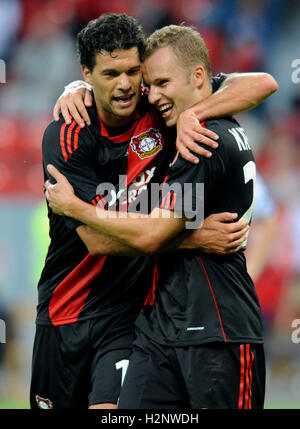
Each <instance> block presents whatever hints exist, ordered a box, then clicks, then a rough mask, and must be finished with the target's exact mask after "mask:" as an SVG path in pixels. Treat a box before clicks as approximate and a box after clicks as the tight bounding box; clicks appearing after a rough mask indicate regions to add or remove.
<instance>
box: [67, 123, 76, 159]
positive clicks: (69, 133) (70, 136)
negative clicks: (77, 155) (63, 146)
mask: <svg viewBox="0 0 300 429" xmlns="http://www.w3.org/2000/svg"><path fill="white" fill-rule="evenodd" d="M75 125H76V121H73V122H72V124H71V125H70V126H69V128H68V132H67V149H68V152H69V155H72V144H71V143H72V131H73V128H74V127H75Z"/></svg>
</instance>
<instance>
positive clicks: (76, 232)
mask: <svg viewBox="0 0 300 429" xmlns="http://www.w3.org/2000/svg"><path fill="white" fill-rule="evenodd" d="M142 41H143V33H142V30H141V27H140V25H139V24H138V23H137V21H136V20H134V19H133V18H131V17H128V16H126V15H124V14H121V15H117V14H107V15H103V16H101V17H100V18H98V19H96V20H94V21H92V22H90V23H89V24H88V25H87V27H86V28H85V29H83V30H82V31H81V32H80V33H79V35H78V47H79V52H80V57H81V63H82V72H83V75H84V77H85V79H86V80H87V82H89V83H90V84H92V87H93V96H94V98H93V105H92V106H91V108H90V109H89V110H88V112H89V115H90V118H91V125H90V126H89V127H85V128H81V127H80V126H78V125H77V124H76V122H75V120H73V121H71V123H69V124H67V123H65V122H64V121H63V118H62V117H61V118H60V120H59V121H58V122H52V123H51V124H50V125H49V126H48V127H47V129H46V131H45V134H44V138H43V165H44V172H45V180H46V179H49V178H50V177H51V176H50V175H49V173H48V171H47V169H46V166H47V165H48V164H53V165H55V166H56V167H57V168H58V169H59V170H60V171H61V172H62V173H63V174H64V175H65V176H66V177H67V178H68V180H69V181H70V183H71V184H72V185H73V187H74V190H75V193H76V195H77V196H78V197H79V198H81V199H83V200H84V201H85V202H86V203H88V204H90V205H91V207H92V206H93V205H100V206H102V207H104V208H105V209H107V208H115V209H116V210H120V211H126V210H128V208H130V203H131V202H133V203H134V201H135V200H136V199H137V197H138V196H139V195H142V193H143V192H144V190H145V188H146V187H147V184H148V183H150V182H151V181H159V179H158V177H160V176H161V174H162V171H165V169H166V167H167V165H166V163H167V162H169V156H168V153H169V151H171V152H172V151H173V148H174V140H175V139H174V134H173V133H172V132H168V133H166V130H165V127H164V125H163V123H162V122H163V121H162V120H161V118H160V115H159V113H158V112H157V111H156V109H155V108H154V107H151V106H150V105H149V104H148V99H147V96H146V95H145V94H143V93H142V94H141V79H142V71H141V59H142V58H141V55H142V54H143V43H142ZM120 43H121V44H120ZM243 81H244V80H243ZM228 87H230V85H228ZM223 94H225V97H226V88H225V89H224V91H223ZM223 94H221V99H222V96H223ZM265 96H266V93H265V92H264V91H263V95H262V97H265ZM255 97H256V95H255ZM255 97H254V98H255ZM250 99H251V97H250V94H249V100H250ZM231 103H232V104H231V106H232V109H233V110H235V109H237V110H239V109H240V110H242V109H243V108H245V106H244V105H243V106H242V107H240V101H239V100H238V102H237V103H236V102H235V101H234V100H232V97H231ZM251 103H252V101H251V102H249V103H248V105H247V106H248V107H250V106H251ZM247 106H246V107H247ZM227 107H228V106H227ZM227 107H226V108H227ZM212 135H214V133H212V132H210V134H209V133H208V130H207V132H206V136H212ZM120 175H122V176H123V178H125V179H124V181H123V182H120V180H119V179H120ZM108 182H109V183H110V184H112V185H114V190H115V192H114V190H113V189H111V191H110V192H109V193H108V194H107V195H106V194H105V195H103V194H102V193H101V192H100V191H99V189H98V190H97V188H98V185H99V184H100V185H101V184H103V183H108ZM129 187H130V195H129V197H128V198H127V189H128V188H129ZM98 191H99V192H98ZM124 196H125V198H124ZM218 216H219V215H218ZM223 218H224V215H223ZM210 219H214V218H212V217H211V218H210ZM226 219H227V220H233V219H234V217H232V216H231V215H230V214H227V213H225V220H226ZM49 220H50V235H51V244H50V247H49V252H48V255H47V258H46V262H45V267H44V269H43V272H42V275H41V278H40V281H39V285H38V294H39V297H38V314H37V319H36V323H37V327H36V336H35V343H34V351H33V368H32V382H31V406H32V408H35V407H40V408H52V407H53V408H78V407H81V408H86V407H88V406H89V407H90V408H115V407H116V403H117V399H118V396H119V393H120V388H121V382H122V379H123V377H124V374H125V371H126V368H127V365H128V357H129V354H130V350H131V345H132V341H133V339H134V322H135V319H136V317H137V315H138V314H139V312H140V309H141V308H142V306H143V303H144V301H145V298H146V296H147V294H148V292H149V290H150V288H151V286H152V277H153V270H154V258H151V257H148V256H145V255H144V253H143V252H140V251H137V250H136V249H135V248H134V247H132V246H127V245H124V244H122V243H120V242H119V241H118V240H115V239H113V238H110V237H107V236H106V235H105V234H101V233H99V232H97V231H94V230H93V229H91V228H90V227H88V226H86V225H84V224H82V223H81V222H80V221H75V220H74V219H72V218H70V217H60V216H57V215H56V214H54V213H53V211H52V210H51V209H50V208H49ZM220 223H221V222H219V224H220ZM213 224H214V225H215V224H216V222H215V221H214V222H213ZM219 224H218V226H217V228H215V227H214V228H213V227H212V226H211V223H210V220H209V219H208V220H205V222H204V228H202V229H201V230H199V231H196V232H195V233H193V234H189V236H188V237H186V239H185V241H183V242H181V244H180V246H182V247H186V246H188V247H198V246H200V245H201V246H202V247H204V248H206V250H208V251H215V250H218V248H217V249H216V245H215V244H214V241H215V240H214V239H212V236H213V237H214V236H215V235H218V234H216V231H217V232H218V228H219V229H220V230H221V232H222V231H224V230H225V234H223V236H225V237H226V239H225V240H224V243H225V244H224V246H223V249H222V251H224V249H225V251H226V246H227V245H228V244H227V243H228V242H229V248H230V249H229V250H228V249H227V251H228V252H229V253H230V252H231V251H233V250H235V249H236V248H238V247H239V246H240V244H241V243H240V240H241V237H243V235H244V233H245V230H246V227H244V228H242V230H241V231H240V229H241V224H242V225H243V223H239V224H230V225H227V224H223V225H224V228H223V229H222V228H220V226H219ZM205 225H209V226H208V227H207V228H205ZM237 225H239V226H237ZM228 231H229V232H232V234H228ZM235 231H237V232H235ZM221 235H222V234H221ZM228 235H229V240H227V238H228ZM223 236H222V237H223ZM222 237H221V239H219V242H221V247H222V243H223V242H222ZM140 255H143V256H140ZM128 256H130V258H129V257H128Z"/></svg>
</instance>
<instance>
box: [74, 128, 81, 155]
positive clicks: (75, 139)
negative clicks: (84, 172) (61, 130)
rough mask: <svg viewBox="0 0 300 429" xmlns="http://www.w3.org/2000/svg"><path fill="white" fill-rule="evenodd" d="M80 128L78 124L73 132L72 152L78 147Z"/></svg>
mask: <svg viewBox="0 0 300 429" xmlns="http://www.w3.org/2000/svg"><path fill="white" fill-rule="evenodd" d="M80 130H81V127H80V126H79V125H78V126H77V128H76V130H75V133H74V152H75V150H76V149H77V148H78V134H79V131H80Z"/></svg>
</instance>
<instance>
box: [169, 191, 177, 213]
mask: <svg viewBox="0 0 300 429" xmlns="http://www.w3.org/2000/svg"><path fill="white" fill-rule="evenodd" d="M176 198H177V194H173V198H172V203H171V207H170V210H174V207H175V203H176Z"/></svg>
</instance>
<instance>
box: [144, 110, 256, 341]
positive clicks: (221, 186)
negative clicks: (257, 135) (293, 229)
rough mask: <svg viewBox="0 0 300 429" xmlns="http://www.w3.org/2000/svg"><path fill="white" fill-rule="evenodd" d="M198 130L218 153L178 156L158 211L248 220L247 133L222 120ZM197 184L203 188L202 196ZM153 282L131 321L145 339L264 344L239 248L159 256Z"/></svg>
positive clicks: (250, 163) (250, 162)
mask: <svg viewBox="0 0 300 429" xmlns="http://www.w3.org/2000/svg"><path fill="white" fill-rule="evenodd" d="M204 125H205V126H207V128H209V129H211V130H213V131H215V132H216V133H217V134H218V135H219V136H220V138H219V147H218V149H217V150H215V151H214V152H213V156H212V157H211V158H210V159H206V158H200V162H199V164H193V165H192V164H190V163H188V162H187V161H185V160H184V159H183V158H182V157H181V156H180V155H178V154H177V156H176V157H175V159H174V160H173V162H172V163H171V166H170V168H169V171H168V174H167V177H166V180H165V185H166V186H165V188H164V190H163V192H162V196H161V200H160V207H162V208H164V209H168V210H174V211H176V212H177V213H178V214H181V215H182V216H183V215H184V217H185V218H188V219H191V221H193V219H194V218H196V214H197V211H198V212H200V214H201V212H203V215H204V217H207V216H209V215H210V214H212V213H221V212H225V211H229V212H233V213H238V216H239V218H245V219H248V220H249V221H250V219H251V212H252V202H253V188H254V183H255V171H256V169H255V162H254V159H253V154H252V151H251V148H250V145H249V142H248V139H247V136H246V135H245V132H244V130H243V129H242V128H241V127H240V125H239V124H238V123H237V122H236V121H235V120H234V119H232V118H229V117H228V118H221V119H216V120H209V121H207V122H205V124H204ZM197 184H204V193H203V188H202V187H201V186H200V187H198V188H197V186H196V185H197ZM167 185H168V186H167ZM179 185H180V186H179ZM187 185H189V186H187ZM178 190H179V191H178ZM179 194H180V195H179ZM201 218H202V216H200V221H201ZM154 277H155V281H154V286H155V290H152V291H151V293H150V294H149V299H148V301H147V304H148V305H146V306H145V308H144V309H143V311H142V312H141V314H140V315H139V317H138V319H137V326H138V328H139V329H140V330H141V331H142V332H143V333H144V334H146V335H147V336H149V337H150V338H152V339H154V340H156V341H158V342H160V343H162V344H166V345H171V346H184V345H193V344H201V343H207V342H212V341H223V342H240V343H261V342H263V329H262V318H261V311H260V306H259V302H258V298H257V294H256V291H255V288H254V285H253V282H252V280H251V278H250V277H249V275H248V273H247V268H246V261H245V256H244V251H243V250H240V251H238V252H237V253H234V254H231V255H226V256H220V255H211V254H207V253H204V252H201V251H198V250H197V251H195V250H178V251H175V252H173V253H172V254H164V255H160V256H158V257H157V265H156V268H155V276H154ZM149 304H152V305H149Z"/></svg>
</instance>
